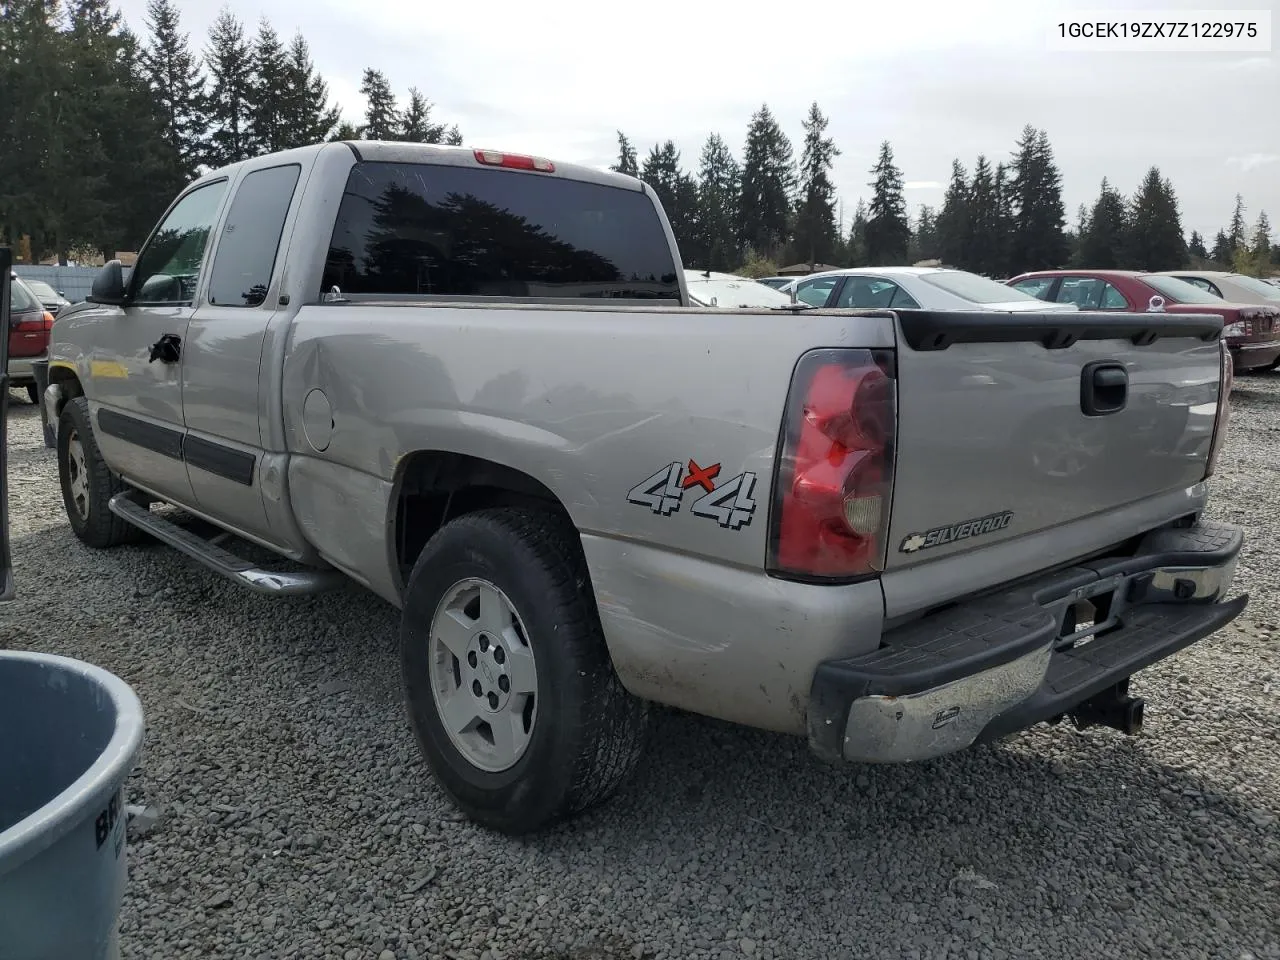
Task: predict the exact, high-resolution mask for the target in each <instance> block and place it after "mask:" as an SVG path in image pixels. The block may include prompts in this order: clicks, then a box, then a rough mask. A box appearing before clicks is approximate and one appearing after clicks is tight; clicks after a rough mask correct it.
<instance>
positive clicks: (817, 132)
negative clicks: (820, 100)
mask: <svg viewBox="0 0 1280 960" xmlns="http://www.w3.org/2000/svg"><path fill="white" fill-rule="evenodd" d="M829 122H830V121H829V120H828V119H827V118H826V117H825V116H823V115H822V111H821V110H819V109H818V104H817V101H814V103H813V104H812V105H811V106H810V107H809V115H808V116H807V117H806V118H805V121H804V152H803V154H802V155H801V159H800V196H799V198H798V199H797V202H796V220H795V236H794V243H795V248H796V252H797V253H798V254H799V256H800V259H801V260H804V261H805V262H807V263H808V264H809V265H810V266H813V265H814V264H818V263H828V262H830V260H831V257H832V254H833V252H834V250H835V246H836V217H835V200H836V188H835V186H834V185H833V184H832V182H831V166H832V164H833V163H834V161H835V158H836V157H838V156H839V155H840V151H839V149H838V148H837V147H836V142H835V140H833V139H832V138H831V137H828V136H826V132H827V125H828V123H829Z"/></svg>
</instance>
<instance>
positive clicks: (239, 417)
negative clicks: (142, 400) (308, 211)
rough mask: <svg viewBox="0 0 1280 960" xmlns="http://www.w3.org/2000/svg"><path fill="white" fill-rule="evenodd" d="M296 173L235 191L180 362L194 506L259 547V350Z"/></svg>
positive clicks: (284, 172)
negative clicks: (255, 538)
mask: <svg viewBox="0 0 1280 960" xmlns="http://www.w3.org/2000/svg"><path fill="white" fill-rule="evenodd" d="M301 174H302V167H301V166H299V165H298V164H297V163H289V164H282V165H280V166H274V167H264V168H260V169H255V170H250V171H249V172H248V173H246V174H244V176H243V177H242V178H241V179H240V180H239V181H238V182H237V183H236V184H235V187H234V195H233V196H232V199H231V204H230V207H229V208H228V210H227V215H226V218H225V220H224V222H223V225H222V228H221V229H220V230H219V232H218V237H217V241H216V246H215V248H214V250H213V259H212V264H211V266H210V270H209V280H208V283H207V284H205V286H204V288H203V293H202V295H201V299H200V303H199V304H198V306H197V308H196V311H195V313H194V314H193V316H192V318H191V322H190V324H189V326H188V328H187V337H186V342H185V343H184V345H183V354H182V408H183V416H184V419H185V422H186V427H187V436H186V440H185V442H184V450H185V454H186V461H187V472H188V475H189V476H190V478H191V488H192V492H193V493H194V494H195V498H196V503H195V506H196V507H197V509H199V510H201V511H203V512H205V513H208V514H209V515H211V516H214V517H217V518H218V519H219V520H223V521H225V522H227V523H228V524H230V525H231V526H233V527H235V528H237V529H238V530H241V531H243V532H245V533H250V534H254V535H256V536H258V537H260V538H262V539H265V540H267V541H268V542H279V534H278V533H277V535H276V536H273V535H272V531H271V527H270V523H269V521H268V519H267V511H266V509H265V506H264V504H263V500H262V486H261V477H260V473H261V465H262V454H263V451H264V450H265V449H266V448H267V447H268V446H269V444H268V442H267V433H266V431H267V429H268V428H267V423H268V420H267V418H268V416H269V411H270V402H269V396H268V392H267V391H268V390H269V389H270V387H271V385H272V384H273V383H275V382H276V381H275V378H274V377H272V375H271V368H270V358H269V357H264V355H263V344H264V342H265V341H266V334H267V329H268V326H269V324H270V322H271V318H272V316H273V315H275V314H276V312H277V309H278V306H279V294H278V292H277V291H276V287H277V286H278V282H279V281H278V280H276V279H275V278H276V276H277V274H278V273H279V272H281V271H282V268H283V265H284V264H283V261H284V258H283V256H278V251H279V249H280V247H281V237H282V235H283V234H284V229H285V221H286V219H287V217H288V216H289V213H290V208H291V206H292V205H293V197H294V193H295V190H296V188H297V186H298V181H299V178H300V176H301ZM277 389H278V387H277Z"/></svg>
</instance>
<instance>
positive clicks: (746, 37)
mask: <svg viewBox="0 0 1280 960" xmlns="http://www.w3.org/2000/svg"><path fill="white" fill-rule="evenodd" d="M228 2H229V5H230V8H231V10H232V11H233V12H234V13H236V14H237V15H238V16H239V17H241V19H242V20H244V21H245V22H246V27H247V29H248V30H249V31H250V32H252V31H253V30H254V29H256V23H257V19H258V16H259V15H265V16H266V17H267V18H268V19H270V20H271V22H272V24H273V25H274V26H275V28H276V29H277V31H278V32H279V33H280V34H282V36H283V37H284V38H285V39H286V40H287V39H288V38H289V37H290V36H291V35H292V34H293V33H294V32H295V31H298V30H300V31H301V32H302V33H303V35H304V36H305V37H306V38H307V41H308V42H309V43H310V45H311V48H312V53H313V56H314V58H315V61H316V64H317V67H318V68H319V70H320V71H321V72H322V73H323V74H324V76H325V78H326V79H327V80H328V82H329V88H330V94H331V97H332V98H333V99H334V100H336V101H337V102H338V103H339V104H340V105H341V106H342V108H343V111H344V114H345V116H346V117H347V118H348V119H351V120H353V121H355V120H358V118H359V117H360V115H361V114H362V112H363V110H364V101H363V98H361V97H360V95H359V92H358V88H359V84H360V73H361V71H362V70H363V68H364V67H366V66H373V67H377V68H378V69H380V70H382V71H383V72H384V73H386V75H387V76H388V78H389V79H390V80H391V83H392V84H393V86H394V87H395V90H396V92H397V95H398V97H399V98H400V100H401V102H403V100H404V99H405V98H406V96H407V90H408V88H409V87H410V86H416V87H418V88H419V89H420V90H421V91H422V92H423V93H424V94H425V95H426V96H427V97H428V98H429V99H430V100H431V101H432V102H433V103H434V104H435V114H434V116H435V118H436V119H438V120H444V121H447V122H450V123H457V124H458V125H459V126H460V127H461V128H462V132H463V135H464V137H465V141H466V143H467V144H468V145H469V146H484V147H496V148H503V149H508V150H512V151H517V152H526V153H537V154H543V155H546V156H549V157H552V158H554V159H559V160H562V161H565V162H578V163H586V164H592V165H600V166H604V165H607V164H609V163H612V162H613V161H614V158H615V156H616V140H615V132H614V131H615V130H616V129H622V130H623V131H624V132H625V133H626V134H627V135H628V136H629V137H630V138H631V139H632V141H633V142H634V143H635V144H636V146H637V148H638V149H639V151H640V156H641V159H642V160H643V157H644V154H645V152H646V151H647V150H648V148H649V147H650V146H651V145H652V144H653V143H654V142H656V141H659V140H662V139H666V138H668V137H670V138H673V139H674V140H675V142H676V145H677V147H679V149H680V150H681V154H682V159H683V162H684V165H685V167H686V168H689V169H696V166H697V159H698V153H699V151H700V150H701V146H702V142H703V141H704V140H705V138H706V136H707V134H708V133H710V132H712V131H717V132H719V133H720V134H721V135H722V136H723V137H724V138H725V139H726V140H727V141H728V143H729V144H730V146H731V147H732V148H733V149H734V151H735V152H737V153H739V154H740V152H741V149H742V142H743V139H744V137H745V133H746V126H747V122H748V120H749V119H750V116H751V113H752V112H753V111H754V110H755V109H756V108H758V107H759V106H760V104H761V103H762V102H767V103H768V104H769V106H770V108H771V109H772V110H773V111H774V113H775V115H776V116H777V117H778V119H779V121H780V122H781V123H782V125H783V129H784V130H785V131H786V133H787V134H788V135H789V136H790V137H791V138H792V141H793V144H794V145H795V148H796V152H797V156H798V154H799V150H800V141H801V137H802V130H801V126H800V124H801V120H802V119H803V117H804V115H805V112H806V111H807V109H808V106H809V104H810V102H811V101H813V100H817V101H818V104H819V106H820V107H821V108H822V110H823V112H824V113H826V114H827V115H828V116H830V118H831V125H830V127H829V133H830V134H831V135H832V136H834V138H835V140H836V144H837V146H838V147H839V148H840V149H841V151H842V153H841V156H840V157H839V158H838V159H837V161H836V166H835V183H836V187H837V189H838V191H839V195H840V197H841V199H842V200H843V201H844V214H845V219H846V221H847V220H848V219H849V218H850V217H851V216H852V213H853V208H854V206H855V205H856V204H857V201H858V199H859V198H860V197H862V198H865V199H869V198H870V189H869V187H868V186H867V181H868V180H869V179H870V175H869V173H868V170H869V168H870V167H871V165H872V163H873V162H874V161H875V157H876V153H877V151H878V149H879V144H880V141H882V140H885V139H887V140H889V141H890V143H891V144H892V145H893V149H894V153H895V157H896V159H897V162H898V165H899V167H901V168H902V171H903V174H904V176H905V178H906V181H907V187H908V190H907V200H908V203H909V205H910V208H911V213H912V216H913V217H914V215H915V212H916V209H917V208H918V205H919V204H921V203H928V204H931V205H934V206H936V205H938V204H940V202H941V199H942V190H943V187H944V186H945V184H946V181H947V178H948V176H949V175H950V170H951V160H952V158H953V157H957V156H958V157H959V158H960V159H961V160H962V162H963V163H964V164H965V166H966V167H967V168H968V169H970V170H971V169H972V166H973V161H974V159H975V158H976V156H977V154H978V153H979V152H984V153H986V155H987V156H988V158H989V159H991V160H992V162H993V163H994V162H995V161H998V160H1007V159H1008V157H1009V154H1010V152H1011V150H1012V149H1013V145H1014V141H1015V140H1016V139H1017V137H1018V134H1019V132H1020V131H1021V129H1022V126H1023V124H1025V123H1031V124H1034V125H1035V126H1037V127H1043V128H1044V129H1045V130H1047V131H1048V134H1049V139H1050V141H1051V143H1052V145H1053V148H1054V151H1055V156H1056V158H1057V161H1058V164H1059V166H1060V167H1061V169H1062V172H1063V179H1064V200H1065V203H1066V208H1067V218H1068V222H1069V223H1073V222H1074V221H1075V217H1076V207H1077V206H1078V205H1079V204H1080V203H1087V204H1090V205H1092V202H1093V200H1094V198H1095V197H1096V196H1097V193H1098V186H1099V183H1100V181H1101V179H1102V178H1103V177H1104V176H1106V177H1108V178H1109V179H1110V181H1111V183H1112V184H1113V185H1114V186H1116V187H1117V188H1118V189H1120V190H1121V191H1123V192H1124V193H1126V194H1129V193H1131V192H1132V191H1133V190H1134V189H1135V188H1136V187H1137V185H1138V183H1139V182H1140V180H1141V178H1142V176H1143V174H1144V173H1145V172H1146V169H1147V168H1148V167H1149V166H1150V165H1151V164H1156V165H1157V166H1159V167H1160V169H1161V171H1162V172H1163V173H1164V175H1165V176H1167V177H1169V178H1170V179H1171V180H1172V181H1173V184H1174V187H1175V188H1176V190H1177V193H1178V198H1179V201H1180V202H1181V209H1182V216H1183V225H1184V227H1185V229H1186V231H1187V232H1188V234H1189V233H1190V231H1191V230H1192V229H1198V230H1199V231H1200V232H1201V233H1203V234H1204V235H1205V237H1206V241H1207V242H1209V243H1212V239H1213V235H1214V233H1215V232H1216V231H1217V230H1218V229H1219V228H1221V227H1224V226H1225V225H1226V224H1227V221H1228V220H1229V218H1230V216H1231V211H1232V206H1233V204H1234V197H1235V194H1236V193H1240V194H1242V195H1243V196H1244V201H1245V204H1246V218H1247V219H1248V221H1249V224H1250V226H1252V224H1253V223H1254V221H1255V220H1256V218H1257V215H1258V212H1259V211H1260V210H1266V211H1267V213H1268V215H1269V217H1270V219H1271V221H1272V223H1273V224H1274V225H1275V226H1276V228H1280V54H1277V53H1276V51H1275V42H1274V40H1273V44H1272V51H1271V52H1268V53H1257V52H1255V53H1196V52H1177V53H1153V52H1130V53H1121V52H1074V51H1057V50H1051V49H1049V44H1048V41H1047V37H1048V34H1049V31H1050V30H1051V29H1053V27H1052V25H1053V24H1054V23H1056V21H1057V17H1058V16H1059V15H1060V14H1061V13H1062V12H1065V11H1069V10H1076V11H1079V10H1090V11H1097V10H1099V9H1104V8H1114V10H1115V13H1114V14H1112V15H1113V16H1120V17H1123V18H1124V19H1133V18H1134V17H1135V16H1148V17H1149V16H1151V15H1152V14H1154V13H1155V12H1156V11H1169V10H1174V9H1207V8H1209V9H1224V10H1225V9H1240V8H1241V7H1252V8H1255V9H1258V10H1268V9H1271V10H1274V9H1275V7H1276V0H1239V2H1237V3H1234V4H1232V3H1225V4H1224V3H1221V2H1217V3H1215V2H1214V0H1200V2H1198V3H1196V2H1192V3H1186V2H1179V0H1165V2H1163V3H1159V4H1154V3H1150V2H1145V0H1131V2H1126V3H1123V4H1114V3H1111V4H1109V3H1107V2H1106V0H1096V2H1094V3H1080V2H1076V0H1048V2H1037V0H966V2H965V3H955V2H953V0H917V2H916V3H914V4H910V5H908V4H899V3H883V4H874V5H873V4H858V3H850V2H849V0H806V2H805V3H803V4H796V5H794V6H789V5H787V4H777V3H770V4H764V3H761V2H759V0H743V2H739V3H737V4H732V5H730V4H718V3H717V4H711V3H707V2H705V0H704V2H703V3H701V4H699V3H698V2H697V0H684V2H679V3H678V2H673V0H648V2H646V3H644V4H638V5H631V4H628V5H626V6H621V5H619V6H617V7H615V8H610V7H609V6H607V5H606V4H605V3H602V2H599V0H596V2H592V3H587V2H585V0H558V2H555V3H540V2H533V0H478V2H465V3H449V2H439V0H436V2H432V3H426V2H424V0H381V2H377V3H352V2H351V0H259V4H257V5H255V4H252V3H250V2H248V0H228ZM222 3H223V0H179V5H180V7H181V8H182V11H183V18H184V19H183V27H184V29H185V30H187V31H189V32H190V34H191V39H192V43H193V46H196V47H197V48H203V46H204V43H205V37H206V35H207V29H208V26H209V23H210V22H211V21H212V19H213V18H214V16H215V15H216V14H217V11H218V9H219V7H220V6H221V5H222ZM144 7H145V0H124V2H123V3H122V8H123V11H124V14H125V17H126V19H127V20H128V22H129V24H130V25H131V26H133V27H134V28H135V29H137V30H138V31H139V32H140V33H141V32H142V28H143V22H144V20H143V17H144V14H143V10H144ZM1140 9H1145V10H1146V11H1148V12H1147V13H1146V14H1135V13H1134V11H1136V10H1140ZM1272 17H1273V19H1275V20H1276V21H1280V17H1277V16H1276V15H1275V14H1274V13H1273V14H1272ZM1184 19H1185V17H1184ZM1272 236H1273V239H1274V238H1275V237H1276V230H1275V229H1273V232H1272Z"/></svg>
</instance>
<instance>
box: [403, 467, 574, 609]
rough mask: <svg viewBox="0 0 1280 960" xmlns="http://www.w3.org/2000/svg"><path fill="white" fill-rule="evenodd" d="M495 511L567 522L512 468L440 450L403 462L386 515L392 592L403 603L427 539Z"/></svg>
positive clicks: (545, 492) (547, 494)
mask: <svg viewBox="0 0 1280 960" xmlns="http://www.w3.org/2000/svg"><path fill="white" fill-rule="evenodd" d="M499 506H533V507H538V508H541V509H544V510H550V511H553V512H555V513H559V514H561V515H562V516H564V517H565V518H566V519H569V520H570V521H571V522H572V520H571V517H570V513H569V510H568V508H567V507H566V506H565V505H564V503H563V502H561V500H560V498H559V497H557V496H556V495H555V493H554V492H552V490H551V489H550V488H549V487H548V486H547V485H546V484H544V483H543V482H542V481H540V480H538V479H537V478H535V477H533V476H531V475H529V474H527V473H525V472H524V471H522V470H518V469H516V468H515V467H511V466H508V465H506V464H502V463H498V462H496V461H493V460H487V459H484V458H482V457H476V456H472V455H470V454H465V453H454V452H450V451H444V450H417V451H414V452H413V453H410V454H407V455H406V456H404V457H402V458H401V460H400V462H399V464H397V468H396V475H395V480H394V482H393V485H392V491H391V498H390V504H389V507H388V515H387V551H388V560H389V563H390V566H391V570H392V574H393V576H394V578H395V586H396V590H397V592H398V593H399V594H400V595H401V596H402V597H403V595H404V589H405V584H406V583H407V581H408V577H409V572H410V571H411V570H412V569H413V564H414V562H415V561H416V560H417V558H418V555H419V554H420V553H421V552H422V548H423V547H425V546H426V543H427V540H429V539H430V538H431V536H432V534H434V533H435V532H436V531H437V530H439V529H440V528H441V527H442V526H444V524H446V523H448V522H449V521H450V520H453V519H455V518H457V517H460V516H463V515H464V514H467V513H473V512H475V511H477V510H484V509H487V508H490V507H499ZM584 567H585V560H584Z"/></svg>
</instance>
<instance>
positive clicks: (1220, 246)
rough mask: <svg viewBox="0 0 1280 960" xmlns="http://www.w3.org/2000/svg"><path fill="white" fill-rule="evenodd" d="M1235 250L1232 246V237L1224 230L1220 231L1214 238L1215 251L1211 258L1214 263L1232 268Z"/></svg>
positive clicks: (1225, 267)
mask: <svg viewBox="0 0 1280 960" xmlns="http://www.w3.org/2000/svg"><path fill="white" fill-rule="evenodd" d="M1232 256H1233V251H1232V248H1231V238H1230V237H1228V236H1227V234H1226V232H1225V231H1223V230H1219V231H1218V235H1217V236H1216V237H1214V238H1213V252H1212V254H1211V258H1212V260H1213V262H1214V263H1216V264H1218V265H1219V266H1221V267H1222V268H1223V269H1226V270H1230V269H1231V258H1232Z"/></svg>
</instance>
